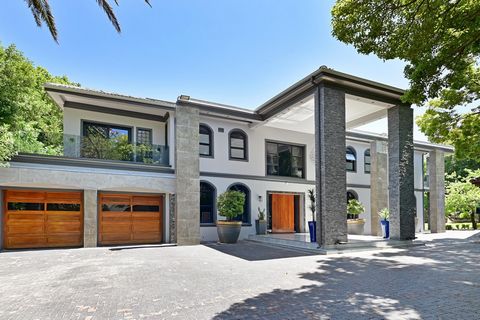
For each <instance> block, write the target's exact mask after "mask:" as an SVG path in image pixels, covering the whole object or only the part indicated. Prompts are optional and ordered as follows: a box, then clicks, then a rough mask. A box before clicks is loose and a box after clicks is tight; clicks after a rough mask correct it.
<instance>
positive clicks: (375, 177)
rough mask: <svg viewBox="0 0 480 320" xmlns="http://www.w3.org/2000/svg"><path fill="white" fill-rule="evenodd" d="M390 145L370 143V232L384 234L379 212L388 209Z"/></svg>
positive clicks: (377, 234) (381, 142)
mask: <svg viewBox="0 0 480 320" xmlns="http://www.w3.org/2000/svg"><path fill="white" fill-rule="evenodd" d="M387 150H388V145H387V143H386V142H385V141H378V140H375V141H372V142H371V143H370V159H371V165H370V168H371V169H370V208H371V210H370V222H371V225H370V230H372V235H374V236H379V235H381V234H382V231H381V227H380V218H379V216H378V212H379V211H380V210H382V209H383V208H388V151H387Z"/></svg>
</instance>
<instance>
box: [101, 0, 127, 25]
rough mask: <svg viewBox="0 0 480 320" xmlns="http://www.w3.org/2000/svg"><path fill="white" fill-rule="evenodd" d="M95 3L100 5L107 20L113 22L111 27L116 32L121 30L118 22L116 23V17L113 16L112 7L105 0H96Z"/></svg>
mask: <svg viewBox="0 0 480 320" xmlns="http://www.w3.org/2000/svg"><path fill="white" fill-rule="evenodd" d="M97 3H98V5H99V6H100V7H102V9H103V11H105V13H106V14H107V17H108V20H110V22H111V23H112V24H113V27H114V28H115V30H117V32H121V31H122V30H121V28H120V23H118V20H117V17H116V16H115V13H114V12H113V9H112V7H111V6H110V4H109V3H108V2H107V1H106V0H97ZM115 3H116V4H117V5H118V2H117V1H115Z"/></svg>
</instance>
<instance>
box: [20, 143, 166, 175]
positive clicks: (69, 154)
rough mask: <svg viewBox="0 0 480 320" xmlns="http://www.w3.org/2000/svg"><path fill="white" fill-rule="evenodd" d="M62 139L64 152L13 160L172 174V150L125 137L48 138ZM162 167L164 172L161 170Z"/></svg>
mask: <svg viewBox="0 0 480 320" xmlns="http://www.w3.org/2000/svg"><path fill="white" fill-rule="evenodd" d="M62 139H63V150H62V148H61V147H60V148H59V149H60V151H58V152H55V153H53V154H52V153H49V154H37V153H35V154H34V153H31V152H30V153H24V152H21V151H20V154H19V155H18V156H16V157H14V159H12V160H13V161H17V162H34V163H44V164H59V165H72V166H84V167H101V168H115V169H128V170H137V171H159V172H163V171H165V172H167V171H168V172H170V171H171V169H169V168H165V167H170V159H169V147H168V146H165V145H155V144H134V143H131V142H130V141H129V140H128V138H127V137H126V136H119V137H116V138H113V139H112V138H105V137H102V136H101V135H94V136H92V135H90V136H87V137H83V136H77V135H69V134H63V135H58V136H55V137H51V136H50V135H49V138H48V140H49V141H58V144H61V141H62ZM162 168H163V169H162Z"/></svg>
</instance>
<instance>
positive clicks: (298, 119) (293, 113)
mask: <svg viewBox="0 0 480 320" xmlns="http://www.w3.org/2000/svg"><path fill="white" fill-rule="evenodd" d="M314 108H315V100H314V96H313V95H312V96H309V97H307V98H305V99H303V100H301V101H299V102H297V103H295V104H293V105H292V106H290V107H288V108H287V109H285V110H283V111H282V112H280V113H278V114H276V115H275V116H273V117H272V118H270V119H269V120H267V122H266V123H265V126H267V127H274V128H279V129H286V130H292V131H298V132H304V133H311V134H313V133H314V132H315V121H314V118H313V116H314Z"/></svg>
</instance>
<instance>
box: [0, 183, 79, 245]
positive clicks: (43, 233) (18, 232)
mask: <svg viewBox="0 0 480 320" xmlns="http://www.w3.org/2000/svg"><path fill="white" fill-rule="evenodd" d="M4 202H5V205H4V212H5V216H4V241H5V242H4V243H5V248H6V249H19V248H51V247H80V246H82V244H83V207H82V192H79V191H77V192H70V191H68V192H58V191H35V190H7V191H5V201H4Z"/></svg>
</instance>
